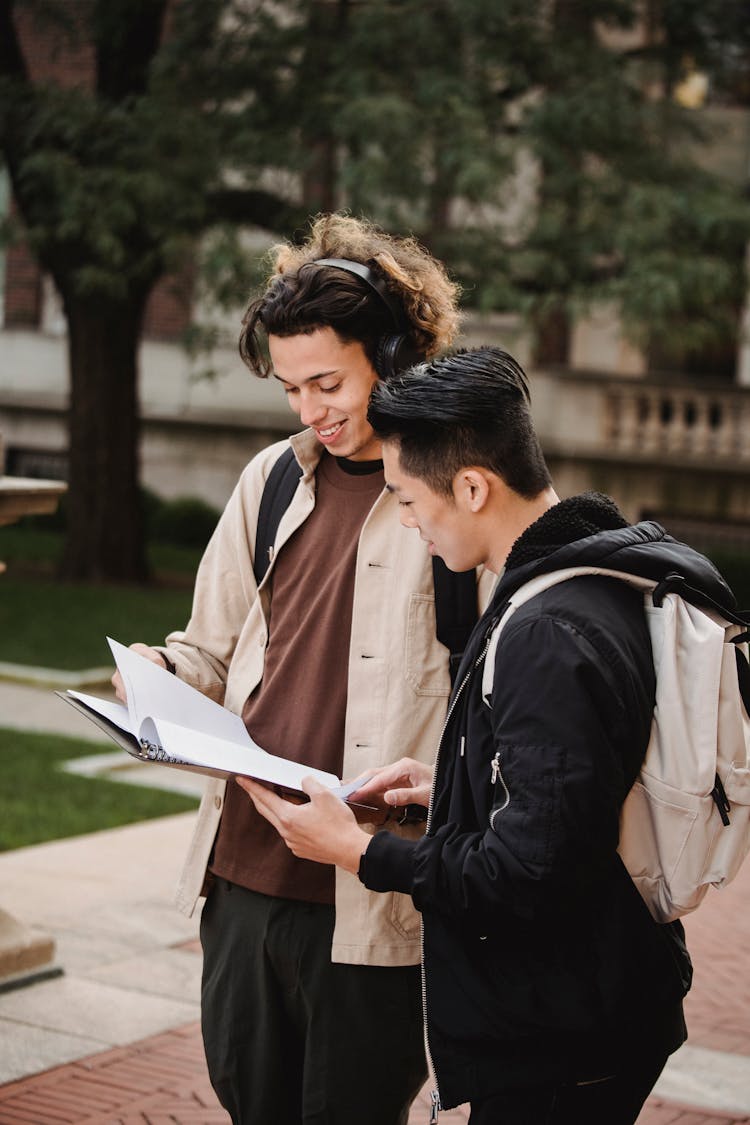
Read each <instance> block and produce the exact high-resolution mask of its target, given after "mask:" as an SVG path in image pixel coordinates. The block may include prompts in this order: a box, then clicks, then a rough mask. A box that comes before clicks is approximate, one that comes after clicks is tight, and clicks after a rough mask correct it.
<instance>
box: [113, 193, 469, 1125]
mask: <svg viewBox="0 0 750 1125" xmlns="http://www.w3.org/2000/svg"><path fill="white" fill-rule="evenodd" d="M273 254H274V273H273V275H272V277H271V279H270V281H269V283H268V285H267V288H266V290H265V292H264V293H263V294H262V296H260V297H259V298H258V299H257V300H255V301H253V302H252V304H251V305H250V306H249V308H248V310H247V313H246V315H245V318H244V321H243V329H242V335H241V340H240V350H241V354H242V356H243V358H244V359H245V361H246V362H247V363H248V365H249V366H250V368H251V369H252V370H253V371H254V373H255V374H257V375H260V376H261V377H268V375H269V374H271V373H272V374H273V377H274V378H276V379H278V380H279V381H280V383H281V384H282V386H283V387H284V390H285V391H286V394H287V398H288V400H289V404H290V406H291V408H292V410H293V411H294V412H295V413H296V414H297V415H298V416H299V418H300V420H301V422H302V423H303V425H304V426H305V427H307V428H306V429H305V430H304V431H303V432H302V433H299V434H295V435H294V436H293V437H292V438H291V439H290V441H284V442H279V443H277V444H275V445H273V446H271V447H270V448H269V449H266V450H264V451H263V452H262V453H260V454H259V455H258V456H257V457H256V458H255V459H254V460H253V461H252V462H251V463H250V464H249V465H248V467H247V469H246V470H245V472H244V473H243V474H242V477H241V479H240V481H239V484H238V485H237V488H236V490H235V492H234V494H233V495H232V497H231V499H230V500H229V502H228V504H227V507H226V510H225V511H224V513H223V515H222V518H221V520H220V523H219V525H218V527H217V530H216V532H215V534H214V536H213V538H212V540H211V542H210V543H209V545H208V547H207V549H206V552H205V555H204V557H203V560H202V562H201V565H200V569H199V572H198V576H197V580H196V587H195V597H194V603H193V612H192V616H191V619H190V622H189V623H188V625H187V627H186V628H185V630H184V632H180V633H173V634H171V635H170V636H169V637H168V638H167V642H166V646H165V647H164V648H162V649H155V648H149V647H147V646H145V645H137V646H134V647H136V648H137V650H138V651H140V652H141V653H142V654H143V655H145V656H147V657H148V658H149V659H152V660H154V661H155V662H157V663H160V664H162V665H166V666H167V667H171V668H172V670H173V671H174V672H175V673H176V674H177V675H178V676H179V677H180V678H181V679H184V680H186V681H187V682H188V683H190V684H192V685H193V686H194V687H196V688H198V689H199V690H200V691H202V692H204V693H206V694H207V695H209V696H211V697H213V698H214V699H216V700H218V701H219V702H222V703H223V704H224V705H225V706H226V707H228V708H229V709H230V710H233V711H236V712H238V713H240V714H242V716H243V718H244V720H245V723H246V725H247V727H248V729H249V731H250V732H251V734H252V736H253V738H254V739H255V741H256V742H257V743H258V744H259V745H260V746H262V747H263V748H264V749H265V750H268V751H270V752H271V753H274V754H278V755H282V756H284V757H287V758H291V759H293V760H296V761H303V762H305V763H309V764H310V765H312V766H317V767H319V768H322V769H325V770H327V771H329V772H331V773H335V774H337V775H338V776H346V777H356V776H358V775H360V774H361V773H362V772H363V771H366V770H368V769H371V768H373V767H376V766H381V765H383V764H386V763H387V762H392V761H394V760H395V759H396V758H397V757H399V756H400V755H401V754H402V753H404V748H408V753H409V754H411V755H414V756H415V757H417V758H419V759H420V760H423V761H429V760H430V759H431V758H432V757H433V755H434V751H435V746H436V745H437V740H438V736H439V731H440V724H441V722H442V716H443V715H444V713H445V706H446V703H447V698H448V694H449V691H450V678H449V670H448V660H447V657H448V653H447V651H446V649H445V647H444V646H443V645H442V644H440V643H439V642H438V640H437V639H436V635H435V629H436V623H435V598H434V591H433V573H432V563H431V559H430V556H429V553H428V552H427V550H426V548H425V547H424V544H421V543H419V542H417V541H414V542H410V541H407V539H406V537H402V536H400V535H399V534H398V532H397V530H395V531H394V522H395V514H396V509H397V503H396V498H395V497H394V496H393V495H392V494H391V493H389V492H387V491H385V489H384V479H383V467H382V461H381V460H380V456H381V454H380V442H379V440H378V439H377V438H376V436H375V434H374V433H373V430H372V427H371V425H370V423H369V422H368V420H367V406H368V400H369V395H370V391H371V390H372V387H373V386H374V385H375V384H376V383H377V381H378V379H379V376H380V375H381V374H383V375H388V374H389V373H391V372H392V371H394V370H399V369H401V368H402V367H403V366H405V365H408V364H410V363H411V362H413V361H414V360H415V359H417V358H419V357H420V356H422V357H424V356H427V355H432V354H434V353H436V352H437V351H438V350H439V349H440V348H442V347H444V346H445V345H447V344H448V343H449V342H450V340H451V338H452V336H453V334H454V332H455V330H456V326H457V308H456V299H457V290H456V287H455V286H454V285H453V284H452V283H451V282H450V281H449V279H448V277H447V276H446V273H445V270H444V269H443V267H442V266H441V265H440V264H439V263H438V262H437V261H435V259H433V258H432V257H431V256H430V255H429V254H428V253H427V252H426V251H425V250H424V249H422V248H421V247H420V246H419V245H418V244H417V243H415V242H414V241H413V240H411V239H397V238H394V237H391V236H389V235H387V234H385V233H384V232H382V231H380V230H378V229H377V228H375V227H373V226H372V225H371V224H369V223H367V222H364V221H360V220H357V219H354V218H351V217H347V216H341V215H330V216H323V217H320V218H319V219H318V220H316V222H315V223H314V224H313V226H312V229H311V231H310V234H309V237H308V238H307V239H306V240H305V241H304V242H303V243H302V244H301V245H297V246H292V245H286V244H285V245H282V246H278V247H275V248H274V251H273ZM266 341H267V343H268V349H269V352H270V361H269V358H268V356H267V355H266V352H265V347H264V345H265V342H266ZM289 449H291V450H293V455H294V458H295V460H296V464H297V468H298V471H299V473H300V477H299V482H298V483H297V485H296V491H295V492H294V495H293V496H292V498H291V500H290V502H289V506H288V508H287V509H286V511H285V512H284V513H283V515H282V517H281V520H280V523H279V525H278V530H277V534H276V537H275V542H274V544H273V547H272V549H271V558H270V565H269V567H268V571H267V573H266V575H265V577H264V578H263V579H262V581H260V584H259V585H258V584H257V583H256V580H255V576H254V564H255V563H256V562H257V561H258V560H256V559H255V543H256V532H257V529H258V513H259V507H260V501H261V497H262V495H263V491H264V487H265V484H266V481H267V480H268V477H269V474H270V472H271V470H272V468H273V466H274V465H275V464H276V462H277V461H278V460H279V458H280V457H282V456H286V455H287V454H288V450H289ZM487 578H489V579H490V582H489V585H491V576H489V575H488V576H487ZM119 686H120V691H122V687H121V685H119ZM381 819H382V818H381ZM387 827H388V830H389V831H392V832H393V834H394V835H399V836H403V837H404V838H415V837H416V835H418V834H420V833H421V831H423V827H424V825H423V824H422V825H421V826H415V825H414V824H408V823H405V824H399V822H398V821H397V820H396V819H393V820H391V821H390V822H389V824H388V826H387ZM369 830H370V831H372V830H373V827H372V826H371V827H370V829H369ZM200 894H205V895H207V900H206V903H205V906H204V909H203V914H202V918H201V940H202V944H203V951H204V971H203V986H202V1025H203V1036H204V1044H205V1048H206V1056H207V1060H208V1067H209V1073H210V1076H211V1081H212V1083H213V1085H214V1088H215V1090H216V1091H217V1094H218V1096H219V1099H220V1101H221V1102H222V1104H223V1105H224V1106H225V1107H226V1109H227V1110H228V1111H229V1112H230V1114H231V1116H232V1120H233V1122H235V1125H303V1123H304V1125H352V1123H353V1122H355V1121H356V1122H358V1125H405V1123H406V1120H407V1117H408V1113H409V1106H410V1104H411V1101H412V1100H413V1098H414V1096H415V1095H416V1094H417V1093H418V1091H419V1089H420V1088H421V1086H422V1084H423V1082H424V1079H425V1077H426V1067H425V1059H424V1048H423V1043H422V1033H421V989H420V980H419V968H418V963H419V920H418V915H417V914H416V912H415V910H414V908H413V905H412V903H411V900H410V899H409V897H408V896H406V895H402V894H398V893H394V894H392V895H388V896H381V895H376V894H373V893H370V892H368V891H367V890H366V888H364V887H363V886H362V884H361V883H359V882H358V880H357V879H356V878H353V877H352V876H351V875H349V874H348V873H346V872H338V873H337V872H336V871H335V869H334V868H333V867H332V866H329V867H325V866H321V865H319V864H313V863H309V862H306V861H302V860H298V859H295V858H294V857H293V856H292V855H291V854H290V853H289V852H288V850H287V849H286V847H285V846H284V844H283V843H282V841H281V840H280V839H279V837H278V835H277V833H276V832H275V831H274V830H273V829H272V828H271V827H270V826H269V825H268V824H267V822H266V821H265V820H264V819H263V818H262V817H261V816H259V815H258V814H257V813H256V812H255V810H254V809H253V808H252V806H251V804H250V802H248V801H247V800H246V798H245V796H244V794H243V793H241V792H240V790H239V789H238V788H237V787H236V786H235V785H228V786H226V785H225V784H224V783H223V782H209V784H208V787H207V790H206V794H205V796H204V798H203V801H202V803H201V809H200V814H199V820H198V826H197V829H196V834H195V837H194V840H193V843H192V845H191V849H190V853H189V856H188V862H187V865H186V868H185V871H184V874H183V878H182V881H181V885H180V889H179V898H178V901H179V903H180V905H181V906H182V907H183V909H185V910H186V911H187V912H190V911H192V910H193V908H194V906H195V904H196V900H197V899H198V896H199V895H200ZM382 1073H387V1075H388V1078H387V1081H382V1080H380V1079H378V1081H377V1082H375V1083H373V1081H372V1078H373V1075H375V1074H377V1075H380V1074H382Z"/></svg>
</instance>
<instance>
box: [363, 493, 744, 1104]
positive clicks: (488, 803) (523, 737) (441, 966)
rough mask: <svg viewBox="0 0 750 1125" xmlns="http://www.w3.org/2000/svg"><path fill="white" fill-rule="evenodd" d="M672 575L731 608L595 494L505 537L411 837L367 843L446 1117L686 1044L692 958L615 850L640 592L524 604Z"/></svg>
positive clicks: (642, 711) (642, 664) (646, 692)
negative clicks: (415, 994) (543, 577)
mask: <svg viewBox="0 0 750 1125" xmlns="http://www.w3.org/2000/svg"><path fill="white" fill-rule="evenodd" d="M580 565H589V566H606V567H608V568H611V569H617V570H623V571H629V572H632V573H638V574H642V575H644V576H646V577H650V578H656V579H660V578H663V577H664V576H665V575H666V574H667V573H670V572H671V571H675V570H677V571H679V573H681V574H683V576H685V577H686V578H688V580H689V582H690V584H691V585H693V586H696V587H698V588H700V589H703V590H705V592H706V593H707V595H709V596H710V597H712V598H713V599H714V600H715V601H719V602H721V603H723V604H726V605H728V606H729V607H730V608H731V607H732V606H733V605H734V599H733V596H732V594H731V592H730V591H729V589H728V587H727V586H726V584H725V583H724V581H723V579H722V578H721V576H720V575H719V574H718V572H717V571H716V569H715V568H714V567H713V565H712V564H711V563H710V562H709V561H708V560H707V559H705V558H704V557H703V556H702V555H700V554H698V553H697V552H695V551H693V550H692V549H691V548H689V547H687V546H685V545H683V544H680V543H677V542H675V541H674V540H673V539H671V538H670V537H669V536H668V535H667V534H666V532H665V531H664V530H663V528H661V527H660V526H659V525H658V524H655V523H651V522H646V523H641V524H637V525H634V526H628V525H627V524H626V523H625V521H624V519H623V518H622V516H621V515H620V513H619V512H618V511H617V509H616V508H615V506H614V505H613V504H612V503H611V501H609V500H607V498H606V497H602V496H598V495H597V494H593V493H592V494H585V495H583V496H579V497H573V498H571V499H569V500H564V501H562V502H560V503H559V504H557V505H555V506H554V507H553V508H551V509H550V510H549V511H548V512H547V513H545V515H543V516H542V517H541V518H540V519H539V520H537V521H536V523H535V524H533V525H532V526H531V527H530V528H528V529H527V531H526V532H524V534H523V535H522V536H521V537H520V539H519V540H518V541H517V543H516V544H515V545H514V548H513V550H512V551H511V554H510V556H509V558H508V561H507V565H506V569H505V572H504V574H503V576H502V578H501V580H500V581H499V583H498V586H497V588H496V590H495V593H494V595H493V597H492V599H491V602H490V604H489V606H488V608H487V610H486V611H485V613H484V615H483V616H482V618H481V620H480V621H479V622H478V624H477V627H476V629H475V630H474V633H473V634H472V637H471V640H470V642H469V644H468V646H467V649H466V652H465V653H464V657H463V661H462V664H461V668H460V670H459V674H458V677H457V680H456V687H455V688H454V692H453V696H452V700H451V705H450V708H449V713H448V719H447V722H446V727H445V730H444V733H443V737H442V741H441V747H440V751H439V754H438V760H437V764H436V772H435V782H434V786H433V795H432V801H431V806H430V815H429V819H428V827H427V831H426V834H425V836H424V837H423V838H422V839H421V840H419V841H417V842H412V841H407V840H404V839H399V838H396V837H394V836H393V834H391V833H388V832H381V833H378V834H377V835H376V836H374V837H373V840H372V841H371V843H370V845H369V847H368V849H367V852H366V853H365V856H364V857H363V861H362V865H361V867H360V878H361V879H362V881H363V882H364V883H365V884H366V885H367V886H368V887H369V888H371V889H373V890H398V891H402V892H404V893H407V894H410V895H411V896H412V898H413V900H414V903H415V905H416V906H417V908H418V909H419V910H420V911H421V913H422V918H423V929H424V979H425V990H426V1011H427V1041H428V1046H429V1049H430V1054H431V1061H432V1063H433V1066H434V1069H435V1072H436V1076H437V1079H438V1084H439V1088H440V1100H441V1104H442V1106H443V1108H450V1107H452V1106H454V1105H458V1104H460V1103H462V1102H465V1101H472V1100H476V1099H481V1098H484V1097H488V1096H491V1095H492V1094H495V1093H499V1092H501V1091H502V1090H505V1089H508V1088H512V1087H514V1086H515V1087H523V1086H524V1085H530V1084H533V1085H536V1084H538V1083H542V1082H544V1081H550V1082H551V1081H557V1080H575V1081H585V1080H590V1079H595V1078H597V1077H603V1076H604V1075H606V1074H608V1073H612V1072H613V1070H614V1068H615V1067H616V1066H617V1063H618V1061H619V1060H621V1059H622V1057H623V1055H624V1054H637V1052H638V1051H639V1050H654V1051H659V1050H663V1053H664V1055H666V1054H667V1053H669V1052H670V1051H673V1050H675V1049H676V1048H677V1047H678V1046H679V1045H680V1044H681V1043H682V1041H683V1040H684V1038H685V1034H686V1033H685V1025H684V1021H683V1018H682V997H683V996H684V994H685V992H686V991H687V989H688V988H689V985H690V977H691V966H690V959H689V956H688V954H687V950H686V948H685V945H684V932H683V929H682V926H681V925H680V923H678V922H677V923H671V924H670V925H659V924H657V923H656V922H654V921H653V919H652V917H651V915H650V913H649V912H648V910H647V908H646V906H645V905H644V903H643V902H642V900H641V898H640V896H639V894H638V892H637V891H636V889H635V887H634V884H633V883H632V880H631V879H630V877H629V875H628V874H627V871H626V870H625V868H624V866H623V864H622V862H621V861H620V859H619V856H618V855H617V844H618V830H619V829H618V825H619V812H620V808H621V806H622V803H623V800H624V798H625V796H626V794H627V792H628V790H629V788H630V786H631V785H632V784H633V781H634V780H635V778H636V776H637V774H638V771H639V769H640V765H641V763H642V760H643V756H644V753H645V749H646V746H647V743H648V737H649V730H650V725H651V716H652V711H653V704H654V690H655V682H654V668H653V660H652V656H651V645H650V640H649V636H648V631H647V626H646V622H645V615H644V613H643V608H642V597H641V595H640V594H639V593H638V592H637V591H635V590H634V589H632V588H631V587H629V586H627V585H625V584H624V583H622V582H620V581H618V580H617V579H612V578H606V577H600V576H593V577H588V576H587V577H582V578H576V579H575V580H574V581H570V582H564V583H561V584H560V585H557V586H553V587H551V588H550V589H548V590H547V591H545V592H544V593H543V594H540V595H538V596H537V597H535V598H533V599H531V600H530V601H528V602H527V603H525V604H524V605H523V606H521V607H519V608H518V609H517V610H516V612H515V613H514V615H513V617H512V618H511V620H510V621H509V623H508V625H507V626H506V627H505V628H504V629H503V633H502V635H501V638H500V643H499V645H498V646H497V651H496V657H495V674H494V689H493V698H492V706H491V707H489V706H488V705H487V704H486V703H485V702H483V700H482V696H481V680H482V666H483V660H484V654H485V651H486V648H487V643H488V638H489V636H490V634H491V632H492V629H493V626H494V624H495V623H496V621H497V620H499V618H500V616H501V615H502V612H503V610H504V607H505V605H506V604H507V598H508V596H509V595H510V594H511V593H512V592H513V590H515V589H516V588H518V586H520V585H522V584H523V583H524V582H526V581H528V580H529V579H530V578H532V577H534V576H536V575H537V574H541V573H545V572H547V571H550V570H558V569H562V568H564V567H569V566H580Z"/></svg>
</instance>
